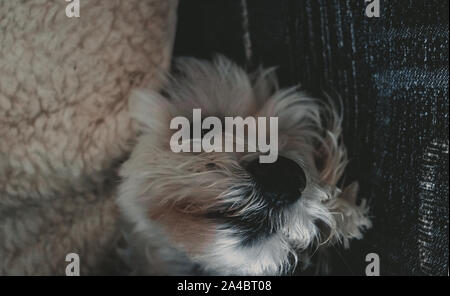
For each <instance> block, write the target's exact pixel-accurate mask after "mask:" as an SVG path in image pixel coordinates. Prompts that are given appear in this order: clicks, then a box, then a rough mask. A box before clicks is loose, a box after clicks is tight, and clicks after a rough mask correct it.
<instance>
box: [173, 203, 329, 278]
mask: <svg viewBox="0 0 450 296" xmlns="http://www.w3.org/2000/svg"><path fill="white" fill-rule="evenodd" d="M314 200H315V199H313V198H312V197H311V198H308V197H305V198H304V199H302V200H300V201H298V202H296V203H294V204H290V205H285V206H282V207H280V206H278V207H273V208H265V209H263V210H260V211H259V212H255V213H251V214H249V215H250V217H247V218H248V220H246V219H245V218H244V217H236V216H234V217H232V218H230V217H217V216H216V217H214V221H215V222H217V223H216V224H215V228H216V229H215V233H214V239H213V240H211V241H210V242H209V243H208V244H207V245H206V246H204V247H203V248H201V250H200V251H199V252H189V250H186V249H184V248H183V247H180V249H181V250H182V251H184V252H186V254H188V255H187V256H188V257H189V259H190V261H191V262H192V265H193V266H195V268H196V269H197V272H199V271H200V272H202V273H204V274H216V275H283V274H291V273H292V272H293V271H294V270H295V268H296V267H297V266H298V265H299V264H300V266H302V267H305V266H307V265H308V263H309V262H308V261H307V259H306V258H308V257H303V256H302V255H303V254H304V253H305V252H308V251H309V250H311V249H312V248H314V247H317V246H318V244H319V243H320V241H323V236H322V235H323V234H322V233H321V229H320V227H319V224H321V225H328V224H331V223H332V221H333V220H332V218H331V214H330V213H329V212H328V211H327V209H326V208H324V207H323V208H322V207H321V204H320V203H315V202H314ZM272 206H273V205H272ZM243 216H245V215H243ZM258 216H259V217H258ZM227 219H230V220H227ZM330 227H332V226H330ZM168 235H169V236H170V235H171V234H168ZM178 246H180V245H179V244H178Z"/></svg>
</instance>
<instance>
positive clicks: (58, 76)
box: [0, 0, 177, 275]
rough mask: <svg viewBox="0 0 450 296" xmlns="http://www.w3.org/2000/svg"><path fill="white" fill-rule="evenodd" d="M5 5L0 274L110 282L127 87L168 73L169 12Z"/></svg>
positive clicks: (139, 5)
mask: <svg viewBox="0 0 450 296" xmlns="http://www.w3.org/2000/svg"><path fill="white" fill-rule="evenodd" d="M80 4H81V10H80V18H68V17H67V16H66V14H65V9H66V5H68V3H67V2H65V1H62V0H53V1H52V0H32V1H31V0H29V1H27V0H25V1H0V274H9V275H30V274H33V275H38V274H39V275H49V274H52V275H53V274H64V273H65V269H66V265H67V263H66V262H65V257H66V254H68V253H72V252H74V253H78V254H79V255H80V259H81V265H80V267H81V274H98V273H102V272H105V266H107V265H108V264H107V263H105V262H107V260H106V258H107V257H109V252H112V248H113V247H114V243H115V240H116V237H117V234H118V230H117V229H118V228H117V224H118V223H117V210H116V208H115V205H114V203H113V200H112V195H113V191H114V188H115V186H113V185H115V181H114V179H113V177H112V176H114V171H115V167H116V166H117V163H118V162H119V161H120V159H121V158H123V157H124V155H126V153H127V151H128V150H129V149H130V145H129V144H130V142H131V141H132V139H133V135H134V131H133V127H132V124H131V122H130V118H129V115H128V110H127V98H128V94H129V91H130V90H131V89H132V88H134V87H140V86H146V87H151V88H158V87H159V84H160V77H161V76H160V75H159V73H160V72H162V71H164V70H166V69H167V68H168V66H169V61H170V55H171V49H172V43H173V35H174V27H175V10H176V4H177V3H176V1H175V0H169V1H167V0H126V1H122V0H107V1H103V0H81V1H80Z"/></svg>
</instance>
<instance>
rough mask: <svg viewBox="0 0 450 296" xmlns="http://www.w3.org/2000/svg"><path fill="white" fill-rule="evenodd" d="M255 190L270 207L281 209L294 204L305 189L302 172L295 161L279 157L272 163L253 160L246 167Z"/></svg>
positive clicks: (304, 178)
mask: <svg viewBox="0 0 450 296" xmlns="http://www.w3.org/2000/svg"><path fill="white" fill-rule="evenodd" d="M246 169H247V171H248V172H249V173H250V174H251V175H252V178H253V180H254V182H255V184H256V187H257V190H258V191H259V192H260V193H261V195H262V196H263V198H264V200H265V201H266V202H267V203H268V204H269V205H271V206H275V207H283V206H287V205H290V204H293V203H294V202H296V201H297V200H298V199H299V198H301V196H302V192H303V190H305V187H306V175H305V172H304V170H303V169H302V168H301V167H300V165H298V164H297V163H296V162H295V161H293V160H290V159H289V158H286V157H283V156H279V157H278V159H277V161H275V162H273V163H260V162H259V159H255V160H253V161H252V162H250V163H249V164H248V166H247V167H246Z"/></svg>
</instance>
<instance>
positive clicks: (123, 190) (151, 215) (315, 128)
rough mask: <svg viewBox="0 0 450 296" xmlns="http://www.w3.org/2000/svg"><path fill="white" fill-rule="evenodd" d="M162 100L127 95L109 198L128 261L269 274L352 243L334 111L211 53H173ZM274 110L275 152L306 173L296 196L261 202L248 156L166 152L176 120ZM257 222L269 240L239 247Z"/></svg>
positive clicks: (355, 221) (363, 224) (359, 226)
mask: <svg viewBox="0 0 450 296" xmlns="http://www.w3.org/2000/svg"><path fill="white" fill-rule="evenodd" d="M176 69H177V71H176V72H175V73H176V74H175V76H172V77H169V78H168V81H167V83H166V85H165V88H164V92H163V93H164V95H161V94H159V93H157V92H154V91H138V92H136V93H135V95H134V96H133V97H132V98H131V99H130V112H131V115H132V116H133V117H134V118H135V119H136V120H137V121H138V123H139V124H140V129H141V131H142V135H141V136H140V137H139V139H138V142H137V145H136V147H135V148H134V150H133V152H132V154H131V157H130V159H129V160H128V161H127V162H126V163H125V164H124V166H123V167H122V169H121V176H122V177H123V178H124V181H123V184H121V186H120V190H119V195H118V203H119V205H120V208H121V210H122V213H123V216H124V218H125V220H126V222H128V224H129V225H128V227H129V229H127V230H125V237H126V239H127V241H128V244H129V245H128V249H125V250H124V253H125V254H126V255H127V256H129V259H130V265H131V267H132V268H134V269H135V271H136V272H137V273H147V274H198V273H200V274H222V275H223V274H225V275H228V274H233V275H261V274H262V275H273V274H284V273H289V272H291V271H293V269H294V268H295V266H296V265H297V264H301V265H302V266H306V265H307V264H308V263H309V256H310V254H311V252H315V251H316V249H317V248H326V247H329V246H330V245H332V244H336V243H341V242H342V243H344V245H345V246H348V240H349V239H352V238H361V237H362V230H363V229H364V228H367V227H370V226H371V223H370V220H369V219H368V217H367V212H368V209H367V207H366V204H365V203H364V201H363V202H362V203H361V204H360V205H357V204H356V194H357V191H358V186H357V184H356V183H354V184H351V185H349V186H348V187H346V188H344V189H343V190H341V189H340V188H339V187H338V186H339V183H338V181H339V180H340V179H341V177H342V175H343V173H344V169H345V166H346V164H347V157H346V150H345V147H344V145H343V143H342V139H341V121H342V118H341V116H339V114H338V111H337V108H336V107H335V106H334V105H333V104H332V102H331V100H330V101H329V102H325V103H324V102H321V101H319V100H316V99H313V98H311V97H309V96H308V95H307V94H305V93H303V92H299V91H297V89H296V88H291V89H285V90H280V89H278V85H277V82H276V81H277V79H276V77H275V74H274V71H273V70H270V69H269V70H262V69H261V70H259V71H257V72H256V73H255V74H253V75H248V74H247V73H246V72H245V71H244V70H243V69H241V68H240V67H238V66H237V65H235V64H234V63H232V62H231V61H229V60H227V59H226V58H223V57H218V58H216V59H215V60H214V62H207V61H202V60H196V59H191V58H185V59H180V60H179V61H178V63H177V64H176ZM193 108H200V109H201V110H202V114H205V116H217V117H219V118H223V117H225V116H231V117H235V116H241V117H244V118H245V117H247V116H254V117H259V116H264V117H278V122H279V146H278V151H279V153H280V154H281V155H283V156H284V157H287V158H289V159H291V160H292V161H295V162H296V163H297V164H298V165H299V166H300V167H302V168H303V169H304V171H305V173H306V181H307V182H306V188H305V190H304V191H303V193H301V195H302V198H301V199H299V200H298V201H297V202H295V203H294V204H292V205H290V206H288V207H286V208H281V209H280V208H278V209H277V208H273V207H271V206H270V205H268V204H267V203H266V201H265V200H264V199H263V198H262V194H261V192H260V191H258V189H257V184H255V182H254V180H253V179H252V177H251V176H250V175H249V173H248V172H247V171H246V168H245V161H246V160H247V159H248V158H249V157H253V156H254V153H253V154H251V153H174V152H172V151H171V149H170V142H169V141H170V138H171V135H172V134H173V132H174V131H173V130H170V129H169V126H170V121H171V119H172V118H174V117H176V116H184V117H187V118H191V117H192V109H193ZM236 221H246V222H245V223H244V226H243V227H248V226H249V225H251V226H252V227H254V229H253V228H250V229H249V230H248V231H250V232H252V231H260V230H261V229H259V227H261V225H264V227H267V232H270V235H267V236H266V237H263V238H261V239H258V240H255V241H252V243H251V244H247V243H243V242H244V240H246V239H247V236H248V232H244V231H243V229H242V223H241V224H239V223H240V222H239V223H238V222H236Z"/></svg>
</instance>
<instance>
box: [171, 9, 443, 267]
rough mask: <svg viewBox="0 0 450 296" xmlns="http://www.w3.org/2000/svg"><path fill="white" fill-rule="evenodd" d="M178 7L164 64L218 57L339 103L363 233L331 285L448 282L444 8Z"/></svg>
mask: <svg viewBox="0 0 450 296" xmlns="http://www.w3.org/2000/svg"><path fill="white" fill-rule="evenodd" d="M380 3H381V11H380V12H381V13H380V17H379V18H368V17H366V16H365V6H366V5H367V3H365V2H364V0H303V1H299V0H281V1H280V0H279V1H272V0H247V1H245V0H243V1H220V0H196V1H193V0H189V1H188V0H181V3H180V8H179V23H178V32H177V40H176V43H175V55H193V56H198V57H210V56H211V55H212V54H214V53H223V54H225V55H228V56H229V57H231V58H233V59H235V60H236V61H238V62H239V63H241V64H242V65H245V66H247V67H249V68H252V67H254V66H256V65H258V64H263V65H264V66H278V67H279V68H278V73H279V76H280V77H281V84H282V85H284V86H287V85H292V84H296V83H301V84H302V85H303V87H304V88H306V89H307V90H309V91H310V92H312V93H313V94H317V95H320V93H321V91H322V90H326V91H328V92H332V93H334V94H339V95H340V96H341V97H342V99H343V102H344V108H345V113H344V116H345V122H344V137H345V138H344V140H345V143H346V145H347V147H348V149H349V155H350V159H351V162H350V165H349V169H348V172H347V180H348V181H352V180H358V181H359V182H360V185H361V194H360V196H362V197H365V198H368V199H369V200H370V204H371V207H372V212H371V214H372V216H373V222H374V227H373V228H372V229H371V230H370V231H368V232H367V234H366V237H365V239H364V240H362V241H355V242H353V243H352V246H351V249H350V250H349V251H346V250H341V249H336V250H335V251H334V254H333V259H332V262H333V273H335V274H358V275H359V274H364V270H365V265H366V264H367V263H366V262H365V255H366V254H368V253H371V252H374V253H377V254H378V255H379V256H380V262H381V264H380V267H381V274H384V275H447V272H448V254H449V253H448V225H449V217H448V216H449V202H448V196H449V192H448V177H449V162H448V161H449V158H448V145H449V120H448V108H449V99H448V81H449V78H448V9H449V7H448V4H449V3H448V1H442V0H429V1H407V0H396V1H393V0H390V1H387V0H380Z"/></svg>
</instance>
